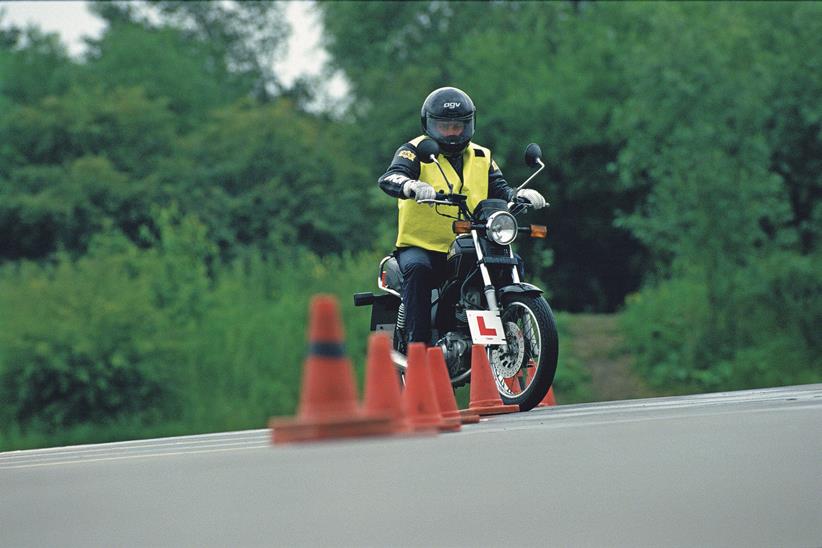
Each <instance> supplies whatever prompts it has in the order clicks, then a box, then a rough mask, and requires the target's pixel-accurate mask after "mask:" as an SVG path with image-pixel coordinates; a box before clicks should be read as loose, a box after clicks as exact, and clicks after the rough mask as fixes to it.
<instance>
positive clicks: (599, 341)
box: [568, 314, 656, 401]
mask: <svg viewBox="0 0 822 548" xmlns="http://www.w3.org/2000/svg"><path fill="white" fill-rule="evenodd" d="M568 328H569V331H570V335H571V344H570V350H571V352H572V353H573V354H574V356H575V357H576V358H577V359H578V360H579V362H580V363H581V364H582V365H583V366H584V367H585V368H586V369H588V370H589V371H590V372H591V387H592V391H593V395H594V398H595V399H596V400H598V401H611V400H624V399H632V398H646V397H652V396H654V395H656V394H655V393H654V392H653V391H651V389H649V388H648V387H647V386H646V385H645V383H644V382H643V381H642V379H640V378H639V377H638V376H637V375H636V374H635V373H634V372H633V371H632V370H631V359H632V358H631V355H630V354H629V353H628V352H626V350H625V347H624V345H623V344H622V337H621V335H620V333H619V327H618V325H617V316H616V315H613V314H574V315H573V321H571V322H569V325H568Z"/></svg>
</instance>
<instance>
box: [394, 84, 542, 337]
mask: <svg viewBox="0 0 822 548" xmlns="http://www.w3.org/2000/svg"><path fill="white" fill-rule="evenodd" d="M476 112H477V109H476V108H475V107H474V102H473V101H472V100H471V98H470V97H469V96H468V94H466V93H465V92H464V91H462V90H460V89H457V88H454V87H442V88H439V89H436V90H434V91H432V92H431V93H430V94H429V95H428V97H426V99H425V101H424V102H423V104H422V109H421V112H420V121H421V123H422V130H423V132H424V135H420V136H419V137H416V138H415V139H412V140H411V141H408V142H407V143H405V144H404V145H402V146H401V147H400V148H399V149H397V152H396V153H395V154H394V159H393V160H392V162H391V165H390V166H389V167H388V170H387V171H386V172H385V173H384V174H383V175H382V176H381V177H380V178H379V180H378V182H379V185H380V188H381V189H382V190H383V191H384V192H385V193H386V194H388V195H389V196H392V197H394V198H398V203H397V205H398V208H399V219H398V230H397V241H396V244H395V245H396V248H397V249H396V251H395V256H396V258H397V262H398V263H399V266H400V270H401V271H402V274H403V284H402V301H403V303H404V304H405V310H406V323H405V330H406V334H407V337H406V338H407V342H409V343H410V342H424V343H426V344H431V343H432V341H431V291H432V289H434V288H435V287H437V286H438V285H439V283H440V282H441V281H442V278H443V277H444V276H445V274H446V273H447V270H446V255H447V252H448V247H449V245H450V244H451V242H452V241H453V239H454V233H453V231H452V228H451V221H452V220H451V219H449V218H447V217H443V216H441V215H438V214H437V213H436V211H434V209H433V208H432V207H427V206H425V205H424V204H419V203H417V202H419V201H420V200H428V199H432V198H434V197H435V196H436V194H437V192H438V191H441V192H448V185H447V184H446V182H445V179H444V178H443V177H442V174H441V173H440V171H439V169H438V168H437V166H436V165H435V164H433V163H427V164H426V163H421V162H420V160H419V158H418V156H417V145H418V144H419V143H420V142H421V141H422V140H423V139H425V138H426V137H430V138H431V139H433V140H435V141H436V142H437V144H439V147H440V156H439V157H438V161H439V162H440V165H441V166H442V168H443V170H444V171H445V172H446V174H447V176H448V180H449V181H450V182H451V183H452V184H453V185H454V192H456V193H458V194H465V195H467V197H468V198H467V205H468V207H469V209H472V210H473V209H474V207H476V205H477V204H478V203H479V202H480V201H482V200H484V199H486V198H498V199H502V200H506V201H511V197H512V195H513V193H514V189H512V188H511V187H510V186H509V185H508V183H507V182H506V181H505V178H504V177H503V175H502V171H500V169H499V166H497V164H496V162H495V161H494V160H493V158H492V157H491V151H490V150H489V149H487V148H485V147H482V146H480V145H477V144H476V143H473V142H471V137H473V135H474V126H475V122H476ZM445 160H447V161H445ZM517 197H518V198H524V199H526V200H528V201H529V202H530V204H531V206H533V207H534V208H535V209H539V208H542V207H545V198H544V197H543V196H542V195H541V194H540V193H539V192H537V191H536V190H533V189H523V190H520V191H519V192H518V194H517ZM409 198H414V200H410V199H409ZM415 200H416V201H415Z"/></svg>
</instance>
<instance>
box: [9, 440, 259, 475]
mask: <svg viewBox="0 0 822 548" xmlns="http://www.w3.org/2000/svg"><path fill="white" fill-rule="evenodd" d="M265 447H269V445H268V444H266V445H250V446H245V447H226V448H223V449H200V450H195V451H175V452H163V453H148V454H141V455H121V456H118V457H101V458H94V459H77V460H63V461H55V462H38V463H33V464H14V465H11V466H2V465H0V470H15V469H20V468H42V467H45V466H62V465H66V464H86V463H92V462H105V461H115V460H129V459H149V458H158V457H175V456H181V455H194V454H198V453H222V452H227V451H246V450H249V449H263V448H265Z"/></svg>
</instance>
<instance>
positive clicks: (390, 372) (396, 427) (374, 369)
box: [363, 333, 404, 432]
mask: <svg viewBox="0 0 822 548" xmlns="http://www.w3.org/2000/svg"><path fill="white" fill-rule="evenodd" d="M363 400H364V401H363V411H364V412H365V414H366V415H369V416H377V417H380V416H385V415H388V416H389V417H391V419H392V421H393V431H394V432H399V431H400V430H401V429H402V423H403V418H404V415H403V409H402V392H401V391H400V383H399V380H398V379H397V372H396V370H395V369H394V364H393V363H392V362H391V339H390V338H389V337H388V335H386V334H385V333H374V334H372V335H371V336H370V337H369V339H368V359H367V362H366V367H365V395H364V398H363Z"/></svg>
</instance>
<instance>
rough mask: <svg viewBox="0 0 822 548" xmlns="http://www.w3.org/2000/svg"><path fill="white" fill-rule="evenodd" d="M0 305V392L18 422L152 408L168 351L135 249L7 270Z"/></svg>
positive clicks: (52, 422) (45, 423)
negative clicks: (50, 264) (0, 343)
mask: <svg viewBox="0 0 822 548" xmlns="http://www.w3.org/2000/svg"><path fill="white" fill-rule="evenodd" d="M0 307H1V308H2V309H3V310H4V311H5V313H4V314H3V315H2V317H3V319H2V320H0V322H2V329H0V331H2V335H0V337H2V346H3V351H2V364H0V385H1V386H2V391H3V398H2V400H3V402H5V404H4V407H5V412H6V413H8V414H9V415H11V417H13V418H14V419H15V420H16V421H19V422H20V423H21V425H28V424H35V425H38V426H39V427H44V428H46V429H49V430H51V429H56V428H58V427H64V426H68V425H72V424H77V423H81V422H104V421H108V420H112V419H116V418H117V417H122V416H125V415H145V414H147V413H148V414H152V413H155V412H160V409H159V406H161V405H162V404H163V403H164V394H165V393H166V391H167V389H166V387H167V385H168V383H169V381H170V376H171V373H172V370H171V369H169V368H168V367H167V364H170V363H171V364H173V363H174V362H175V361H176V360H175V359H174V358H175V352H174V349H173V347H172V345H171V342H172V341H171V340H170V338H169V328H170V326H169V325H168V324H167V322H166V319H165V317H164V316H163V314H162V313H161V311H160V310H158V308H157V307H156V306H154V305H153V304H152V298H151V288H150V284H149V279H147V278H146V277H145V276H142V275H140V274H139V258H138V256H136V255H131V254H124V255H117V256H109V257H89V258H85V259H82V260H80V261H78V262H77V263H72V262H70V261H69V260H68V259H66V258H64V257H62V258H59V259H58V260H57V263H56V265H55V266H53V267H38V266H35V265H32V264H22V265H20V266H19V267H18V268H15V269H13V270H11V269H7V270H6V271H4V272H3V275H2V278H0Z"/></svg>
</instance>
